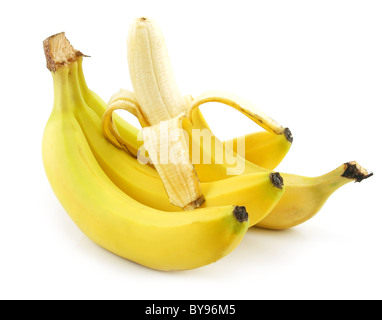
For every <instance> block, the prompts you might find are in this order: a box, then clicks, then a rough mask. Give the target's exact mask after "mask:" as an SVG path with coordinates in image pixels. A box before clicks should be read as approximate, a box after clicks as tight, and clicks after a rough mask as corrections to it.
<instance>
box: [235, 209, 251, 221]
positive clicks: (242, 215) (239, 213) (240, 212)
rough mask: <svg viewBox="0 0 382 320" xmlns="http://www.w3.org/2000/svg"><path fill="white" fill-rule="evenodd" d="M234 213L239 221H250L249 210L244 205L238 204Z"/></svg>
mask: <svg viewBox="0 0 382 320" xmlns="http://www.w3.org/2000/svg"><path fill="white" fill-rule="evenodd" d="M233 215H234V216H235V218H236V220H237V221H238V222H245V221H248V212H247V210H246V209H245V207H244V206H236V207H235V209H233Z"/></svg>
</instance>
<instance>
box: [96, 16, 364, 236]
mask: <svg viewBox="0 0 382 320" xmlns="http://www.w3.org/2000/svg"><path fill="white" fill-rule="evenodd" d="M138 24H139V25H140V27H141V28H142V29H144V30H146V33H144V35H145V36H147V35H148V34H150V36H148V37H149V39H148V38H144V39H143V40H142V42H143V43H144V46H143V48H144V49H142V48H140V49H136V46H133V47H132V48H128V52H129V53H130V52H131V51H133V53H132V54H130V55H129V58H128V62H129V68H130V73H131V80H132V83H133V87H134V91H135V92H137V91H138V92H139V97H140V98H138V97H137V99H136V100H135V101H133V100H132V99H131V97H132V96H134V94H132V93H128V94H127V95H126V94H125V93H126V92H125V93H124V92H123V91H120V92H119V93H118V94H117V95H116V96H114V97H112V98H111V100H110V101H109V104H108V105H109V109H108V110H107V111H106V113H105V115H106V117H104V119H103V120H104V123H103V128H104V134H105V136H106V137H107V138H108V139H109V140H110V141H111V142H112V141H113V140H114V141H115V140H118V141H123V143H122V144H120V145H118V143H116V144H115V145H116V146H117V147H119V148H123V145H124V144H125V145H128V144H129V142H128V141H126V140H125V139H123V138H122V137H121V135H120V134H119V133H118V132H117V131H116V130H114V127H113V126H111V125H110V122H112V121H113V118H112V116H111V114H112V112H113V111H115V110H117V109H124V110H127V111H130V110H131V104H133V105H135V106H134V108H133V109H134V110H135V112H136V113H137V111H136V110H140V111H141V116H140V117H138V119H141V118H144V119H147V117H149V116H151V117H154V118H155V117H156V115H155V113H156V110H157V109H161V110H162V111H161V112H159V111H158V113H160V114H163V116H164V117H166V116H167V117H171V116H174V115H176V114H177V113H176V105H177V104H179V106H180V107H179V113H183V112H185V113H186V114H185V119H184V121H183V128H184V129H185V130H186V131H187V132H188V135H189V136H190V137H191V139H192V140H191V141H192V143H191V144H190V145H192V146H197V147H196V148H195V149H194V148H191V149H190V154H191V157H192V158H193V156H194V152H199V153H200V154H203V160H204V157H207V158H208V159H210V164H206V162H205V161H203V162H195V161H192V163H193V164H194V167H195V170H196V172H197V175H198V178H199V179H200V181H202V182H213V181H218V180H224V179H228V178H232V175H244V176H245V175H248V174H255V173H264V172H267V173H269V172H271V170H269V169H267V168H263V167H260V166H258V165H256V164H254V163H252V162H251V161H249V160H248V159H245V158H244V157H242V156H240V152H239V154H237V153H231V154H229V153H228V154H227V153H226V152H225V151H226V150H227V148H225V145H224V144H223V143H222V142H221V141H220V140H219V139H217V138H216V137H215V136H214V135H213V134H212V133H211V136H210V140H208V143H209V144H205V142H204V140H203V139H202V140H201V139H200V136H196V135H194V134H193V131H194V130H196V129H197V130H200V131H203V130H207V131H208V132H210V130H208V129H209V128H208V126H207V125H206V123H205V121H204V122H203V121H202V118H201V114H200V111H199V107H200V106H201V105H202V104H205V103H208V102H219V103H223V104H226V105H228V106H230V107H233V108H235V109H237V110H238V111H240V112H242V113H243V114H244V115H245V116H247V117H248V118H249V119H251V120H253V121H254V122H255V123H257V124H258V125H259V126H261V127H262V128H263V129H265V130H266V131H267V132H269V133H271V134H273V135H276V136H280V137H282V136H284V143H285V140H287V142H288V143H289V147H290V143H291V140H292V135H291V133H290V130H289V129H288V128H284V127H283V126H281V125H280V124H278V123H277V122H276V121H275V120H273V119H272V118H271V117H269V116H268V115H267V114H265V113H264V112H263V111H261V110H259V109H258V108H257V107H255V106H254V105H252V104H251V103H250V102H249V101H246V100H244V99H242V98H240V97H237V96H235V95H233V94H230V93H226V92H219V91H207V92H205V93H203V94H202V95H200V96H199V97H197V98H196V99H192V98H191V97H188V98H187V99H185V98H183V100H184V101H186V103H185V104H186V106H187V107H186V109H185V107H184V104H183V103H181V98H180V94H179V92H178V89H177V87H176V84H175V83H174V77H173V73H172V70H171V67H170V62H169V60H168V56H167V51H166V49H165V44H164V40H163V37H162V35H161V33H160V31H159V30H158V28H157V25H156V24H155V23H154V22H150V20H148V19H147V18H142V19H140V20H138ZM136 25H137V21H135V23H133V29H134V28H135V27H136ZM145 28H146V29H145ZM151 44H153V45H152V46H151V47H150V45H151ZM141 45H142V44H141ZM148 48H151V49H152V50H149V49H148ZM148 51H149V52H150V54H148V53H147V52H148ZM139 53H142V56H141V57H140V58H136V59H139V61H140V63H139V64H138V65H139V66H141V68H138V67H136V63H135V61H134V59H131V58H130V56H136V57H139V56H140V55H139ZM132 61H133V62H132ZM142 70H143V71H142ZM154 91H155V93H154V94H152V95H151V94H150V93H151V92H154ZM162 91H163V92H165V94H163V97H162V96H161V92H162ZM172 93H173V96H174V97H175V98H174V101H177V102H176V103H174V104H171V103H170V102H171V97H172ZM141 97H143V98H141ZM153 97H156V98H153ZM161 97H162V98H163V99H162V100H161ZM144 99H147V101H144ZM165 101H169V103H168V105H171V107H167V103H166V102H165ZM141 102H142V103H145V104H148V105H150V104H151V106H150V107H149V108H148V110H150V112H146V111H144V110H145V109H146V107H142V106H140V105H139V104H140V103H141ZM116 104H118V107H115V106H116ZM154 106H155V107H154ZM142 108H143V109H142ZM166 110H167V111H166ZM174 110H175V111H174ZM130 112H131V111H130ZM149 122H150V121H149ZM141 124H142V126H144V123H141ZM105 128H106V129H108V128H109V129H110V130H105ZM117 137H118V138H117ZM211 145H212V146H214V147H213V148H211ZM238 145H239V139H238V140H237V146H238ZM289 147H286V148H284V149H283V150H284V151H282V152H281V154H284V155H285V153H286V151H287V150H288V149H289ZM285 150H286V151H285ZM242 154H245V152H244V153H242ZM222 155H224V156H225V158H224V160H223V161H222V162H220V161H218V160H219V159H221V156H222ZM259 159H260V160H261V157H260V158H259ZM277 161H278V160H277ZM277 161H276V162H275V163H277ZM265 162H267V161H265ZM239 163H240V164H241V169H242V170H241V171H240V170H236V169H237V168H235V167H234V166H233V165H232V164H236V165H238V164H239ZM275 163H274V164H272V165H270V167H273V166H274V165H275ZM350 165H352V163H346V164H343V165H341V166H339V167H338V168H337V169H336V170H334V171H333V172H332V173H331V174H329V173H328V174H324V175H322V176H318V177H311V178H308V177H301V176H298V175H293V174H285V173H282V174H281V176H282V177H287V178H286V179H285V186H286V190H285V193H284V195H283V196H282V198H281V200H280V202H279V203H278V204H277V205H276V207H275V208H274V209H273V210H272V211H271V212H270V213H269V214H268V215H267V216H266V219H264V220H263V221H265V222H264V223H261V222H260V223H258V224H256V225H259V226H262V227H264V228H272V229H273V228H274V229H280V228H289V227H292V226H296V225H298V224H300V223H302V222H304V221H306V220H308V219H310V218H311V217H313V216H314V215H315V214H316V213H317V212H318V211H319V210H320V208H321V207H322V205H323V204H324V203H325V202H326V200H327V199H328V197H329V196H330V195H331V194H333V193H334V191H335V190H337V189H338V188H339V187H341V186H343V185H344V184H346V183H349V182H350V181H353V180H354V179H353V178H352V177H348V176H344V173H345V172H346V170H347V168H348V167H349V166H350ZM236 167H237V166H236ZM355 167H356V168H358V169H357V170H358V171H359V172H360V175H361V173H362V175H361V176H362V177H363V178H362V179H365V178H367V177H369V176H370V174H368V173H367V171H366V170H365V169H363V168H362V167H360V166H359V165H358V164H356V165H355ZM239 169H240V168H239ZM362 179H358V180H359V181H361V180H362ZM334 186H336V187H334ZM292 212H294V213H295V216H294V217H293V214H292Z"/></svg>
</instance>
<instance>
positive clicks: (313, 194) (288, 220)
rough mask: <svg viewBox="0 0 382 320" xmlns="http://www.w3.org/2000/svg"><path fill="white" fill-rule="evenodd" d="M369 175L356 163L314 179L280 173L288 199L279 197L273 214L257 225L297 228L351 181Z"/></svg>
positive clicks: (267, 227)
mask: <svg viewBox="0 0 382 320" xmlns="http://www.w3.org/2000/svg"><path fill="white" fill-rule="evenodd" d="M372 175H373V174H372V173H368V172H367V170H366V169H364V168H363V167H361V166H360V165H359V164H358V163H357V162H356V161H351V162H347V163H344V164H343V165H341V166H339V167H338V168H336V169H334V170H333V171H331V172H328V173H326V174H324V175H322V176H319V177H315V178H311V177H304V176H298V175H291V174H283V177H284V181H285V183H286V184H287V186H288V187H287V188H288V189H287V190H288V197H282V198H281V200H280V202H279V203H278V204H277V205H276V207H275V208H274V209H273V210H272V212H271V213H270V214H269V215H267V216H266V217H265V218H264V219H263V220H262V221H260V222H259V223H258V224H257V225H256V226H257V227H261V228H265V229H288V228H292V227H295V226H297V225H300V224H302V223H303V222H305V221H307V220H309V219H311V218H312V217H314V216H315V215H316V214H317V212H318V211H319V210H320V209H321V207H322V206H323V205H324V204H325V202H326V200H327V199H328V198H329V197H330V195H331V194H333V193H334V191H336V190H338V189H339V188H341V187H342V186H344V185H345V184H347V183H349V182H351V181H355V182H361V181H362V180H364V179H367V178H369V177H370V176H372ZM295 199H297V201H298V202H299V203H298V205H296V200H295Z"/></svg>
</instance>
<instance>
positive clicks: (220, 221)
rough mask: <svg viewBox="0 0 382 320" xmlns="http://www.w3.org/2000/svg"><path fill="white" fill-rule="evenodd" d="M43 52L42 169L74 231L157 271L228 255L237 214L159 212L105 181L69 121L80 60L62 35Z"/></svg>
mask: <svg viewBox="0 0 382 320" xmlns="http://www.w3.org/2000/svg"><path fill="white" fill-rule="evenodd" d="M44 49H45V54H46V57H47V66H48V69H49V70H50V71H52V75H53V82H54V107H53V111H52V113H51V116H50V118H49V120H48V123H47V125H46V129H45V132H44V137H43V144H42V155H43V162H44V167H45V170H46V174H47V177H48V179H49V182H50V184H51V186H52V189H53V190H54V192H55V194H56V196H57V198H58V199H59V201H60V202H61V204H62V206H63V207H64V208H65V210H66V211H67V212H68V214H69V215H70V217H71V218H72V219H73V221H74V222H75V223H76V224H77V226H78V227H79V228H80V229H81V230H82V231H83V232H84V233H85V234H86V235H87V236H88V237H89V238H90V239H91V240H93V241H94V242H95V243H97V244H98V245H100V246H102V247H104V248H105V249H107V250H109V251H111V252H113V253H115V254H117V255H119V256H121V257H124V258H126V259H129V260H132V261H134V262H136V263H139V264H141V265H144V266H147V267H150V268H153V269H158V270H184V269H192V268H197V267H201V266H204V265H207V264H209V263H212V262H215V261H217V260H218V259H220V258H222V257H224V256H225V255H227V254H228V253H229V252H231V251H232V250H233V249H234V248H235V247H236V246H237V245H238V244H239V243H240V241H241V239H242V238H243V236H244V234H245V232H246V230H247V228H248V225H249V222H248V214H247V213H246V211H245V208H244V207H238V206H236V207H235V206H219V207H207V208H202V209H197V210H193V211H190V212H176V213H172V212H165V211H159V210H156V209H153V208H151V207H148V206H145V205H143V204H141V203H139V202H138V201H136V200H134V199H133V198H131V197H129V196H128V195H126V194H125V193H124V192H122V191H121V190H120V189H119V188H118V187H117V186H116V185H115V184H114V183H113V182H112V181H111V180H110V179H109V178H108V176H107V175H106V174H105V173H104V171H103V170H102V169H101V167H100V166H99V164H98V162H97V161H96V159H95V157H94V155H93V153H92V151H91V149H90V147H89V145H88V143H87V140H86V137H85V135H84V133H83V131H82V129H81V126H80V124H79V123H78V121H77V119H76V117H77V116H76V109H78V105H79V104H82V103H83V99H82V97H81V95H79V91H78V89H77V88H75V87H73V85H72V83H71V80H70V78H71V77H72V75H73V73H75V72H76V68H77V65H76V62H75V61H77V60H78V59H81V57H82V54H81V53H80V52H79V51H76V50H74V49H73V47H72V46H71V45H70V44H69V42H68V41H67V40H66V38H65V36H64V34H58V35H55V36H52V37H50V38H48V39H46V40H45V41H44ZM147 188H150V186H147Z"/></svg>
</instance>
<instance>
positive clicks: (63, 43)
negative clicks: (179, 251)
mask: <svg viewBox="0 0 382 320" xmlns="http://www.w3.org/2000/svg"><path fill="white" fill-rule="evenodd" d="M43 48H44V53H45V58H46V67H47V68H48V69H49V70H50V71H52V72H56V70H57V69H58V68H60V67H61V66H64V65H67V64H70V63H71V62H74V61H76V60H77V59H78V58H79V57H88V56H86V55H84V54H83V53H82V52H80V51H78V50H75V49H74V48H73V46H72V45H71V44H70V42H69V40H68V39H67V38H66V36H65V32H60V33H57V34H54V35H52V36H50V37H48V38H46V39H45V40H44V41H43Z"/></svg>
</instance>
